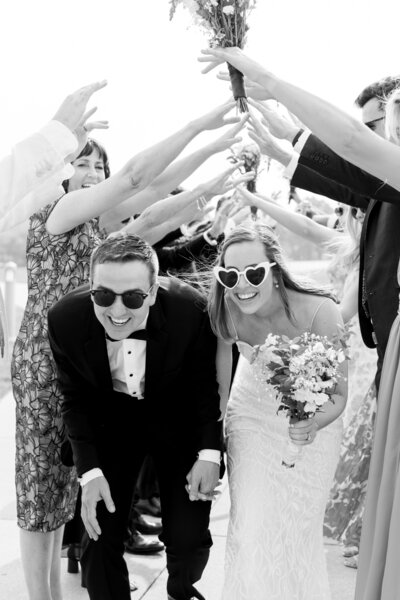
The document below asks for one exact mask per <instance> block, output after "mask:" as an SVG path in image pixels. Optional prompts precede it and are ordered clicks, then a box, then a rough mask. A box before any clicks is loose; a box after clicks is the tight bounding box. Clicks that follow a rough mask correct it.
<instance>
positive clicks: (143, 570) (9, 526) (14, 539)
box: [0, 393, 356, 600]
mask: <svg viewBox="0 0 400 600" xmlns="http://www.w3.org/2000/svg"><path fill="white" fill-rule="evenodd" d="M14 422H15V421H14V405H13V399H12V395H11V393H9V394H7V395H6V396H5V397H4V398H3V399H2V400H0V473H1V478H0V600H11V599H12V600H27V594H26V591H25V585H24V580H23V575H22V570H21V563H20V559H19V547H18V530H17V526H16V524H15V500H14V482H13V477H14V474H13V465H14ZM249 508H251V507H249ZM228 512H229V494H228V489H227V485H226V482H225V483H224V487H223V493H222V494H221V497H220V498H219V500H218V501H217V502H216V503H215V505H214V508H213V512H212V520H211V529H212V533H213V538H214V546H213V548H212V552H211V557H210V560H209V563H208V566H207V569H206V571H205V573H204V576H203V579H202V581H201V582H200V584H199V589H200V590H201V591H202V593H203V594H204V595H205V597H206V598H207V599H208V600H217V599H218V598H219V597H220V591H221V586H222V577H223V560H224V548H225V539H226V530H227V522H228ZM325 552H326V554H327V559H328V567H329V574H330V581H331V587H332V600H353V594H354V584H355V575H356V572H355V571H354V570H353V569H348V568H346V567H344V566H343V564H342V559H341V555H340V548H339V546H338V545H337V544H332V543H330V542H327V543H326V544H325ZM62 562H63V565H62V570H63V587H64V592H65V595H64V600H72V599H74V600H80V599H82V600H83V599H84V598H87V593H86V591H85V590H84V589H83V588H81V587H80V577H79V575H71V574H68V573H67V572H66V569H67V565H66V559H63V561H62ZM127 562H128V566H129V571H130V572H131V573H132V577H133V578H134V580H135V581H136V582H137V584H138V586H139V589H138V590H137V591H136V592H134V593H133V594H132V599H133V600H139V599H141V598H143V599H144V600H165V599H166V594H165V581H166V572H165V560H164V556H163V554H160V555H155V556H150V557H139V556H134V555H127ZM267 598H268V596H266V600H267ZM249 600H250V599H249Z"/></svg>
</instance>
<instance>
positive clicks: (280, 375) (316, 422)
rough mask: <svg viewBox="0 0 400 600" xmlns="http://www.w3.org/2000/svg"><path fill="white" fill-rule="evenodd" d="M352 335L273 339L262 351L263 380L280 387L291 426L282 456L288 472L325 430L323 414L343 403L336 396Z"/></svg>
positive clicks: (258, 362) (281, 404)
mask: <svg viewBox="0 0 400 600" xmlns="http://www.w3.org/2000/svg"><path fill="white" fill-rule="evenodd" d="M348 336H349V333H347V332H346V333H345V332H342V333H341V334H339V335H337V336H335V337H334V338H333V339H328V338H327V337H326V336H321V335H316V334H313V333H309V332H305V333H303V334H301V335H300V336H298V337H296V338H295V339H289V338H287V337H286V336H278V335H271V334H270V335H268V336H267V338H266V340H265V342H264V344H263V345H261V346H260V347H259V350H258V353H257V355H256V356H255V359H254V362H255V363H256V365H257V367H258V369H259V371H260V379H261V381H263V382H265V383H266V384H268V385H272V386H273V387H274V388H275V390H276V392H277V398H278V402H279V405H278V408H277V412H278V413H279V412H281V411H283V412H285V413H286V415H287V416H288V418H289V421H290V425H289V438H288V443H287V447H286V450H285V455H284V456H283V457H282V465H283V466H285V467H288V468H292V467H294V466H295V463H296V458H297V457H299V456H300V455H301V450H302V446H304V445H307V444H310V443H312V442H313V441H314V439H315V437H316V434H317V431H318V428H319V426H320V425H324V424H325V423H323V418H322V419H321V418H320V414H322V413H326V414H328V412H329V404H335V402H337V401H340V402H341V401H342V397H341V396H340V395H338V394H335V391H336V388H337V385H338V384H339V383H340V380H341V378H342V374H341V370H340V369H341V364H342V363H344V362H345V360H346V358H347V352H346V350H347V344H346V340H347V338H348Z"/></svg>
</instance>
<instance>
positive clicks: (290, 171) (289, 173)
mask: <svg viewBox="0 0 400 600" xmlns="http://www.w3.org/2000/svg"><path fill="white" fill-rule="evenodd" d="M298 164H299V155H298V154H296V153H294V154H293V156H292V158H291V159H290V163H289V164H288V166H287V167H286V169H285V170H284V171H283V176H284V177H285V178H286V179H292V177H293V175H294V172H295V170H296V169H297V165H298Z"/></svg>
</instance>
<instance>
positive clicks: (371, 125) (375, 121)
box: [364, 117, 385, 131]
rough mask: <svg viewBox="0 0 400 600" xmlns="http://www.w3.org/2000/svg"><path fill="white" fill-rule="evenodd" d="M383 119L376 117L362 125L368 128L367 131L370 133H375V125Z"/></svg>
mask: <svg viewBox="0 0 400 600" xmlns="http://www.w3.org/2000/svg"><path fill="white" fill-rule="evenodd" d="M384 118H385V117H378V118H377V119H373V120H372V121H368V122H367V123H364V125H365V126H366V127H368V129H370V130H371V131H375V127H376V124H377V123H379V121H383V119H384Z"/></svg>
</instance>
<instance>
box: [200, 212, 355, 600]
mask: <svg viewBox="0 0 400 600" xmlns="http://www.w3.org/2000/svg"><path fill="white" fill-rule="evenodd" d="M214 273H215V275H216V277H215V280H214V281H213V284H212V289H211V293H210V301H209V312H210V317H211V322H212V324H213V328H214V330H215V332H216V334H217V335H218V337H219V338H220V344H219V353H218V370H219V379H220V385H221V391H222V394H221V395H222V397H227V395H228V394H227V393H226V390H227V389H228V388H229V379H230V373H231V356H232V348H231V344H232V343H236V344H237V346H238V349H239V351H240V359H239V363H238V366H237V370H236V374H235V378H234V382H233V385H232V389H231V392H230V397H229V402H228V405H227V411H226V422H225V429H226V439H227V456H228V475H229V485H230V495H231V512H230V521H229V528H228V539H227V549H226V561H225V562H226V565H225V567H226V572H225V584H224V591H223V600H266V599H268V600H329V598H330V592H329V583H328V575H327V569H326V563H325V556H324V549H323V537H322V525H323V517H324V511H325V505H326V502H327V499H328V495H329V490H330V487H331V483H332V479H333V476H334V472H335V467H336V463H337V461H338V457H339V450H340V442H341V436H342V424H341V419H338V417H339V415H340V414H341V413H342V411H343V409H344V407H345V403H346V395H347V386H346V383H345V376H346V373H345V368H346V367H345V366H343V367H342V369H341V372H342V374H343V377H342V378H341V380H340V382H338V384H337V386H336V389H335V394H338V396H339V399H335V403H333V402H328V403H327V405H326V409H325V410H324V412H319V413H317V414H316V415H315V417H314V418H312V419H309V420H307V421H300V422H295V423H291V424H290V425H289V422H288V421H287V419H286V418H285V417H283V416H281V414H280V415H279V416H278V415H277V406H278V402H277V397H276V392H275V391H274V390H273V388H272V387H270V388H269V389H268V386H267V384H266V383H261V381H260V378H259V377H257V372H256V368H255V366H254V364H252V359H253V358H254V355H255V353H256V352H258V353H259V352H260V351H259V346H260V345H262V344H263V342H264V340H265V338H266V337H267V335H268V334H269V333H272V334H277V335H285V336H288V337H289V338H294V337H296V336H297V335H299V334H301V333H303V332H305V331H310V332H312V333H315V334H319V335H323V336H327V337H328V338H331V337H332V336H333V335H334V334H336V333H337V332H338V331H339V328H340V325H341V324H342V319H341V316H340V312H339V310H338V308H337V306H336V304H335V303H334V301H333V300H332V299H331V298H330V297H329V296H328V295H327V293H326V292H323V291H322V290H318V289H316V288H312V287H310V286H306V285H305V284H300V283H298V282H296V281H295V280H294V279H293V278H292V277H291V275H290V274H289V272H288V270H287V268H286V266H285V264H284V261H283V258H282V254H281V249H280V246H279V243H278V241H277V239H276V237H275V235H274V233H273V232H272V231H271V230H270V229H269V228H268V227H267V226H265V225H263V224H260V223H255V224H253V225H251V226H248V227H244V226H242V227H238V228H237V229H235V230H234V231H233V232H232V233H231V234H230V235H229V236H228V237H227V238H226V240H225V243H224V245H223V247H222V250H221V253H220V255H219V259H218V264H217V266H216V267H215V269H214ZM342 364H343V363H342ZM224 390H225V393H224ZM289 436H290V438H291V439H292V441H293V442H294V443H295V444H298V445H299V446H303V450H302V455H301V457H300V458H298V459H297V462H296V465H295V467H294V468H292V469H287V468H285V467H283V466H282V457H283V455H284V452H285V447H286V444H287V441H288V439H289Z"/></svg>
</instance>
